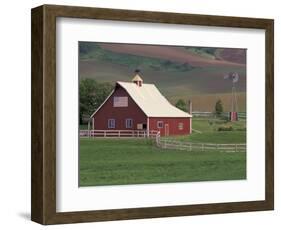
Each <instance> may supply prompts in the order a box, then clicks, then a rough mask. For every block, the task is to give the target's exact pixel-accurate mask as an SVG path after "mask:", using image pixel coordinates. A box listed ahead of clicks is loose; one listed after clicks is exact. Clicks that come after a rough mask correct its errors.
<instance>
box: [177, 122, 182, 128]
mask: <svg viewBox="0 0 281 230" xmlns="http://www.w3.org/2000/svg"><path fill="white" fill-rule="evenodd" d="M178 128H179V130H183V123H182V122H180V123H179V124H178Z"/></svg>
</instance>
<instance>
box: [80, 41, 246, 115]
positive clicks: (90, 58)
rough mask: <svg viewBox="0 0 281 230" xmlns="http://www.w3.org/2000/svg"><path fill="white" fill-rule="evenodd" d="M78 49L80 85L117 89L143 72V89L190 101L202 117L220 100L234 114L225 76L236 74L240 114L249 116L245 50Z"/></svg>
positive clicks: (95, 46)
mask: <svg viewBox="0 0 281 230" xmlns="http://www.w3.org/2000/svg"><path fill="white" fill-rule="evenodd" d="M79 47H80V52H79V77H80V79H85V78H90V79H95V80H96V81H98V82H108V83H111V84H113V85H114V84H115V82H116V81H127V82H128V81H129V82H130V81H131V79H132V77H133V73H134V70H135V69H140V70H141V76H142V78H143V80H144V83H152V84H155V85H156V87H157V88H158V89H159V90H160V92H161V93H162V94H163V95H164V96H165V97H166V98H167V99H168V100H169V101H170V102H171V103H172V104H175V102H176V101H177V100H178V99H183V100H185V101H187V100H190V99H191V100H193V106H194V110H198V111H210V112H212V111H213V110H214V105H215V102H216V100H218V99H221V100H222V102H223V105H224V109H225V111H229V110H230V108H231V106H230V105H231V89H232V84H231V82H230V81H228V80H224V75H225V74H227V73H229V72H237V73H238V74H239V81H238V82H237V83H236V90H237V93H238V94H237V100H238V108H239V111H240V112H241V111H246V51H245V50H244V49H225V48H210V47H209V48H208V47H205V48H204V47H179V46H157V45H133V44H114V43H89V42H88V43H87V42H81V43H80V44H79ZM202 98H204V99H203V100H202Z"/></svg>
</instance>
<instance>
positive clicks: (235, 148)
mask: <svg viewBox="0 0 281 230" xmlns="http://www.w3.org/2000/svg"><path fill="white" fill-rule="evenodd" d="M235 152H237V144H235Z"/></svg>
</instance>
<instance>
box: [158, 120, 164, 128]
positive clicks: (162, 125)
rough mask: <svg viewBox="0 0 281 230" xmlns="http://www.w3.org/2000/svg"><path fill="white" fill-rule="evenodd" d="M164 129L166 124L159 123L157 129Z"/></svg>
mask: <svg viewBox="0 0 281 230" xmlns="http://www.w3.org/2000/svg"><path fill="white" fill-rule="evenodd" d="M160 124H161V126H160ZM163 127H164V122H163V121H157V128H158V129H163Z"/></svg>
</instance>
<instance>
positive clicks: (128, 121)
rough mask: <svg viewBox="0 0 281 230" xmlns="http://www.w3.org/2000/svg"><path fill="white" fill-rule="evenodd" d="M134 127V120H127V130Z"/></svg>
mask: <svg viewBox="0 0 281 230" xmlns="http://www.w3.org/2000/svg"><path fill="white" fill-rule="evenodd" d="M132 127H133V119H131V118H128V119H126V128H127V129H128V128H132Z"/></svg>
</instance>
